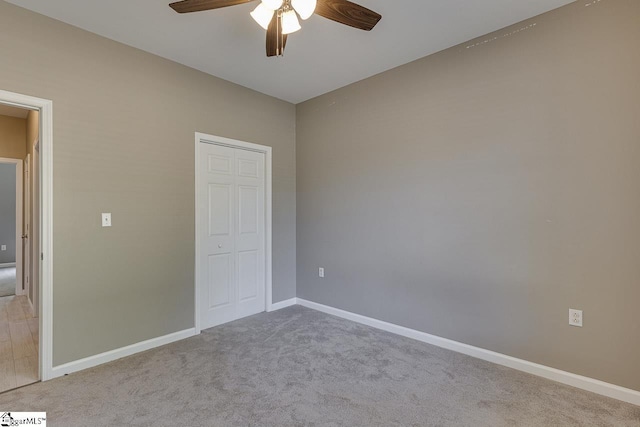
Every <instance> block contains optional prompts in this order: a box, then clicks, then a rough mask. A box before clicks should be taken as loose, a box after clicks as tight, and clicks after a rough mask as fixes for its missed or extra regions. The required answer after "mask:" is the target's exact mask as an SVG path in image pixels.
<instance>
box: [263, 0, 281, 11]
mask: <svg viewBox="0 0 640 427" xmlns="http://www.w3.org/2000/svg"><path fill="white" fill-rule="evenodd" d="M282 3H284V1H283V0H262V4H263V5H264V7H266V8H268V9H271V10H278V9H280V8H281V7H282Z"/></svg>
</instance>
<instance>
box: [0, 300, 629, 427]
mask: <svg viewBox="0 0 640 427" xmlns="http://www.w3.org/2000/svg"><path fill="white" fill-rule="evenodd" d="M0 410H4V411H6V410H11V411H47V422H48V425H50V426H114V425H125V426H176V425H180V426H190V427H194V426H385V427H389V426H474V427H478V426H491V427H497V426H636V427H637V426H640V407H636V406H633V405H629V404H625V403H622V402H619V401H616V400H613V399H608V398H605V397H601V396H598V395H595V394H592V393H589V392H585V391H582V390H578V389H575V388H572V387H568V386H565V385H562V384H558V383H555V382H552V381H548V380H545V379H542V378H539V377H535V376H532V375H528V374H525V373H522V372H519V371H515V370H512V369H509V368H505V367H502V366H498V365H494V364H491V363H488V362H484V361H482V360H478V359H474V358H471V357H468V356H464V355H461V354H458V353H454V352H451V351H448V350H444V349H440V348H438V347H434V346H431V345H428V344H424V343H421V342H418V341H413V340H411V339H408V338H403V337H400V336H397V335H393V334H390V333H387V332H383V331H380V330H377V329H373V328H369V327H367V326H363V325H360V324H357V323H353V322H350V321H347V320H344V319H340V318H337V317H333V316H329V315H326V314H324V313H320V312H317V311H314V310H310V309H307V308H303V307H299V306H294V307H290V308H287V309H284V310H280V311H277V312H274V313H269V314H259V315H257V316H253V317H250V318H246V319H243V320H239V321H236V322H233V323H230V324H227V325H223V326H220V327H217V328H213V329H210V330H207V331H205V332H203V333H202V334H201V335H199V336H196V337H193V338H190V339H187V340H184V341H180V342H177V343H174V344H170V345H167V346H164V347H162V348H158V349H154V350H150V351H148V352H145V353H141V354H138V355H134V356H131V357H128V358H125V359H121V360H119V361H115V362H112V363H109V364H106V365H103V366H99V367H96V368H93V369H89V370H86V371H83V372H80V373H76V374H72V375H69V376H67V377H63V378H59V379H56V380H53V381H49V382H46V383H39V384H35V385H31V386H27V387H24V388H22V389H18V390H15V391H12V392H8V393H5V394H3V395H0Z"/></svg>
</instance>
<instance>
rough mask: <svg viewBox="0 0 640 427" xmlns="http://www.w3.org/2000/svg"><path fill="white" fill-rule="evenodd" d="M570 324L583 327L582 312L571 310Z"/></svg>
mask: <svg viewBox="0 0 640 427" xmlns="http://www.w3.org/2000/svg"><path fill="white" fill-rule="evenodd" d="M569 324H570V325H571V326H578V327H580V328H581V327H582V310H574V309H569Z"/></svg>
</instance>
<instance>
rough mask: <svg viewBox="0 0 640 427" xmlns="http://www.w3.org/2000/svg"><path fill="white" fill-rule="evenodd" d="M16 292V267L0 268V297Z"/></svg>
mask: <svg viewBox="0 0 640 427" xmlns="http://www.w3.org/2000/svg"><path fill="white" fill-rule="evenodd" d="M15 294H16V268H15V267H6V268H0V297H7V296H9V295H15Z"/></svg>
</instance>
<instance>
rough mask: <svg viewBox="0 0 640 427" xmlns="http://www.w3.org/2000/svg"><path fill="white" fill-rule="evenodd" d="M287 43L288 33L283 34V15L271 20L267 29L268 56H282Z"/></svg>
mask: <svg viewBox="0 0 640 427" xmlns="http://www.w3.org/2000/svg"><path fill="white" fill-rule="evenodd" d="M286 45H287V34H282V17H281V16H277V17H274V19H272V20H271V23H270V24H269V29H268V30H267V56H268V57H271V56H280V55H282V54H283V53H284V48H285V46H286Z"/></svg>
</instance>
